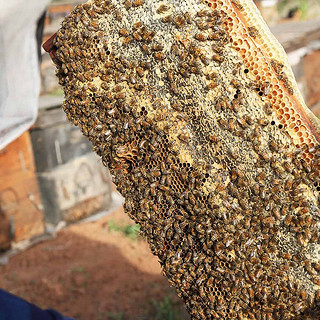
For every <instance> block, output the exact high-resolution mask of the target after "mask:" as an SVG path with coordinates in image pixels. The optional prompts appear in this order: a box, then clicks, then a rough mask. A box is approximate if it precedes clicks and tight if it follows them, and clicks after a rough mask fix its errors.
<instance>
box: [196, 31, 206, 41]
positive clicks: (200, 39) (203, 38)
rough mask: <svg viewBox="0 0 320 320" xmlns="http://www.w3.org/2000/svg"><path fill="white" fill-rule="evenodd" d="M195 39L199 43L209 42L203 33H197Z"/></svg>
mask: <svg viewBox="0 0 320 320" xmlns="http://www.w3.org/2000/svg"><path fill="white" fill-rule="evenodd" d="M194 38H195V39H196V40H198V41H207V37H206V36H205V35H204V34H203V33H197V34H196V35H195V36H194Z"/></svg>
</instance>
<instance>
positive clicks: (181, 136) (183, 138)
mask: <svg viewBox="0 0 320 320" xmlns="http://www.w3.org/2000/svg"><path fill="white" fill-rule="evenodd" d="M178 138H179V139H180V140H181V141H183V142H188V141H189V139H190V135H189V134H184V133H181V134H179V136H178Z"/></svg>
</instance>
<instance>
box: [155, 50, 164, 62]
mask: <svg viewBox="0 0 320 320" xmlns="http://www.w3.org/2000/svg"><path fill="white" fill-rule="evenodd" d="M154 58H155V59H156V60H159V61H163V60H164V59H165V58H166V57H165V55H164V53H162V52H156V53H155V54H154Z"/></svg>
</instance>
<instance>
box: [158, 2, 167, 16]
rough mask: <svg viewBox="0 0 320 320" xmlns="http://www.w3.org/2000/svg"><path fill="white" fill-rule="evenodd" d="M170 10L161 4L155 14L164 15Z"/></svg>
mask: <svg viewBox="0 0 320 320" xmlns="http://www.w3.org/2000/svg"><path fill="white" fill-rule="evenodd" d="M169 9H170V7H169V6H167V5H165V4H162V5H161V6H160V7H159V8H158V9H157V13H159V14H161V13H164V12H166V11H168V10H169Z"/></svg>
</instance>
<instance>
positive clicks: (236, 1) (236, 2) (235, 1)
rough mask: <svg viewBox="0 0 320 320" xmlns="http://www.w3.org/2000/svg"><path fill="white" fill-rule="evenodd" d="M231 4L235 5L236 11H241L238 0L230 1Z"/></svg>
mask: <svg viewBox="0 0 320 320" xmlns="http://www.w3.org/2000/svg"><path fill="white" fill-rule="evenodd" d="M231 2H232V3H233V4H234V5H235V7H236V8H237V9H238V10H243V6H242V4H240V2H239V0H231Z"/></svg>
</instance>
